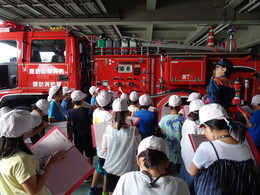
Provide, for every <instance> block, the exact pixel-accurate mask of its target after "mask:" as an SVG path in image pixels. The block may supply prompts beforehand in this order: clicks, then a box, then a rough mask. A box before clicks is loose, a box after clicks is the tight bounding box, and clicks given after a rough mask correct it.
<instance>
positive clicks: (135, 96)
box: [129, 91, 139, 102]
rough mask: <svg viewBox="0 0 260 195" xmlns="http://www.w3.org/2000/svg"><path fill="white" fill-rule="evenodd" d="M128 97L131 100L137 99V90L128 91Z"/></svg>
mask: <svg viewBox="0 0 260 195" xmlns="http://www.w3.org/2000/svg"><path fill="white" fill-rule="evenodd" d="M129 99H130V100H131V101H132V102H136V101H138V99H139V94H138V92H137V91H132V92H131V93H130V96H129Z"/></svg>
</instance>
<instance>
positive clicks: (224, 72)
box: [204, 58, 235, 110]
mask: <svg viewBox="0 0 260 195" xmlns="http://www.w3.org/2000/svg"><path fill="white" fill-rule="evenodd" d="M232 69H233V63H232V62H231V61H230V60H228V59H226V58H222V59H221V60H220V61H219V62H218V63H217V64H216V67H215V75H214V76H215V77H212V79H211V80H210V82H209V85H208V88H207V94H206V96H205V98H204V103H205V104H209V103H218V104H221V105H222V106H223V107H224V108H225V109H226V110H227V109H228V107H229V106H230V105H231V102H232V99H233V98H234V97H235V89H234V86H233V83H232V82H231V81H230V80H229V76H230V74H231V71H232Z"/></svg>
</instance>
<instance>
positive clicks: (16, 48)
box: [0, 21, 91, 107]
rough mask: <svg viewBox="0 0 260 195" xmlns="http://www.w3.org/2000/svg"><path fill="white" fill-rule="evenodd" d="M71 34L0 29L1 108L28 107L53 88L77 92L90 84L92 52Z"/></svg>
mask: <svg viewBox="0 0 260 195" xmlns="http://www.w3.org/2000/svg"><path fill="white" fill-rule="evenodd" d="M89 45H90V44H89V42H88V40H87V39H86V38H85V37H83V38H82V37H79V36H76V34H74V33H73V32H71V31H69V30H63V29H58V28H53V29H47V30H46V29H26V28H25V27H24V26H20V25H18V24H16V23H14V22H10V21H6V22H4V23H3V24H2V25H1V26H0V74H1V76H0V107H2V106H10V107H17V106H19V107H21V106H23V107H28V106H29V105H30V104H31V103H34V102H36V101H37V99H39V98H42V97H46V95H47V94H48V90H49V88H50V87H51V86H53V85H60V84H62V85H63V86H67V87H70V88H75V89H83V88H84V87H86V88H88V86H89V84H90V78H91V75H90V63H89V62H90V60H91V59H90V57H91V55H90V53H89V51H90V49H89Z"/></svg>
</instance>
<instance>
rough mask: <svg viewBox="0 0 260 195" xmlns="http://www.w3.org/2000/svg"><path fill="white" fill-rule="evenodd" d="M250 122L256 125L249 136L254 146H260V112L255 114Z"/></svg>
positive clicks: (257, 111) (250, 130) (250, 129)
mask: <svg viewBox="0 0 260 195" xmlns="http://www.w3.org/2000/svg"><path fill="white" fill-rule="evenodd" d="M249 122H250V124H252V125H254V126H253V127H250V128H249V134H250V135H251V137H252V140H253V142H254V144H255V145H256V146H260V110H256V111H254V112H253V114H252V117H251V118H250V121H249Z"/></svg>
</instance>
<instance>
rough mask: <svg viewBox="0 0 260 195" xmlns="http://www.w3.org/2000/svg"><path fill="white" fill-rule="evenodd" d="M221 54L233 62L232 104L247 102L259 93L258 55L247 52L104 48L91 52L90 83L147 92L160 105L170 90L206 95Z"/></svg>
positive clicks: (114, 88)
mask: <svg viewBox="0 0 260 195" xmlns="http://www.w3.org/2000/svg"><path fill="white" fill-rule="evenodd" d="M126 52H128V53H126ZM113 53H114V55H111V54H113ZM121 54H123V55H121ZM126 54H128V55H126ZM223 57H225V58H227V59H229V60H231V61H232V62H233V64H234V70H233V73H232V75H231V80H233V81H234V85H235V89H236V97H235V99H234V100H233V102H234V104H242V105H243V104H250V101H251V98H252V96H253V95H255V94H258V93H259V79H260V72H259V71H260V62H259V59H260V58H259V56H251V55H249V54H248V53H238V52H235V53H234V52H233V53H230V52H219V53H214V52H200V53H198V52H189V53H187V52H181V53H164V55H158V54H150V53H145V54H144V52H142V51H141V50H137V49H136V48H134V49H133V48H121V49H120V50H118V49H117V48H105V49H104V48H103V49H102V52H99V53H98V55H95V56H94V76H93V84H94V85H98V86H100V87H101V88H102V87H104V88H106V87H107V86H108V85H110V86H111V87H112V89H113V90H114V91H118V87H119V86H121V87H122V89H123V91H124V92H126V93H130V92H131V91H134V90H135V91H138V92H140V93H141V94H142V93H146V94H150V95H151V96H152V97H153V98H154V103H155V105H156V106H157V107H158V108H162V106H164V105H166V103H167V101H168V99H169V96H170V95H172V94H178V95H180V96H182V98H183V99H185V98H187V97H188V95H189V94H190V93H191V92H194V91H195V92H199V93H201V94H202V95H205V93H206V87H207V85H208V83H209V80H210V78H211V77H212V73H213V70H214V67H215V66H214V65H213V62H217V61H219V60H220V59H221V58H223Z"/></svg>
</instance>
